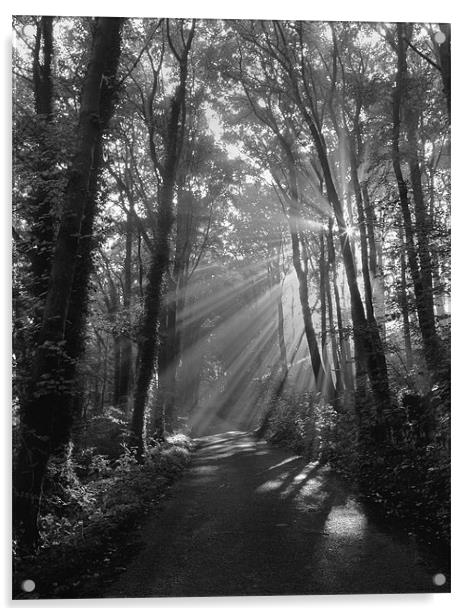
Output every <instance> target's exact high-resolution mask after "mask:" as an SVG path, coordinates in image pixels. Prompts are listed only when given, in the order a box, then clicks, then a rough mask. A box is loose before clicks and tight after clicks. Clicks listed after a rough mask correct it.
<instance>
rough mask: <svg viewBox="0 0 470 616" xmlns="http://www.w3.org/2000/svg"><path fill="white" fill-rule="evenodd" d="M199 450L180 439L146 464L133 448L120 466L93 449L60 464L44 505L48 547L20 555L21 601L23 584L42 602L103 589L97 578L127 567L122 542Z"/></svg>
mask: <svg viewBox="0 0 470 616" xmlns="http://www.w3.org/2000/svg"><path fill="white" fill-rule="evenodd" d="M192 448H193V443H192V441H191V440H190V439H188V437H186V436H184V435H180V434H174V435H171V436H170V437H169V438H168V442H166V443H164V444H162V445H159V446H156V447H153V448H151V449H149V450H148V452H147V454H146V456H145V459H144V461H143V463H142V464H139V463H138V462H137V460H136V457H135V455H134V453H133V452H132V451H130V450H128V449H127V450H126V451H125V452H124V453H123V454H122V455H121V456H120V457H119V458H118V459H117V460H116V462H115V463H111V461H110V460H109V458H107V457H106V456H103V455H100V454H96V455H93V452H92V450H85V451H80V452H78V453H77V455H76V456H69V457H68V459H67V462H66V463H65V464H64V461H63V460H62V459H54V460H53V461H52V463H51V464H50V467H49V469H48V475H47V479H46V486H45V495H44V498H43V502H42V505H43V507H42V510H41V517H40V532H41V541H42V545H41V548H40V550H39V552H38V553H37V554H36V555H35V556H32V555H25V554H20V553H17V554H16V556H15V559H14V579H15V582H14V585H15V591H14V592H15V594H16V595H17V596H18V597H20V596H21V593H19V584H20V583H21V580H22V579H25V577H26V578H32V579H34V580H35V582H36V589H37V593H38V596H60V597H72V596H79V594H80V589H81V587H82V585H83V584H87V583H88V584H89V583H90V580H94V583H96V582H97V580H96V579H95V578H94V574H95V573H96V572H97V571H99V570H100V568H101V567H102V568H103V569H104V570H106V568H109V567H110V566H111V565H112V564H113V563H114V564H116V563H118V562H119V553H118V552H117V549H116V544H118V543H119V538H120V539H121V540H122V539H124V538H125V537H126V536H127V535H129V534H130V533H131V532H132V529H133V528H135V527H136V525H137V524H139V523H140V522H142V520H143V518H144V516H145V513H146V512H147V511H148V509H149V507H151V506H153V507H154V506H155V503H156V501H157V500H159V499H160V498H161V497H162V495H163V493H164V490H165V489H166V487H167V486H168V485H169V484H170V483H171V482H172V481H174V480H175V479H176V478H177V477H179V476H180V475H181V473H182V472H183V471H184V468H185V467H186V466H187V464H188V463H189V460H190V451H191V450H192ZM85 461H86V464H84V463H85ZM77 470H79V472H80V473H81V477H82V480H79V479H78V476H77V472H76V471H77ZM84 473H86V477H84ZM124 543H125V542H124ZM98 564H100V566H98Z"/></svg>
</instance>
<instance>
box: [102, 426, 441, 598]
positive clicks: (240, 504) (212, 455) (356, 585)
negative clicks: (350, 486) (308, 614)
mask: <svg viewBox="0 0 470 616" xmlns="http://www.w3.org/2000/svg"><path fill="white" fill-rule="evenodd" d="M199 444H200V446H199V448H198V450H197V451H196V453H195V454H194V460H193V463H192V465H191V467H190V469H189V471H188V472H187V474H186V475H185V476H184V477H183V479H182V480H181V481H180V482H179V483H178V484H175V486H174V487H173V489H172V493H171V496H170V498H169V499H168V500H167V501H166V503H165V506H164V507H163V510H162V511H158V512H156V513H155V515H154V516H153V517H152V516H151V517H150V518H149V521H148V522H147V523H146V525H145V526H144V528H143V530H142V537H141V540H142V543H143V545H144V548H143V549H142V551H141V552H140V553H139V554H138V555H137V556H136V558H134V559H133V560H132V561H131V562H130V563H129V564H128V567H127V570H126V572H125V573H123V574H122V575H121V576H120V578H119V579H117V580H116V582H115V583H114V584H113V585H112V586H111V587H110V588H108V590H107V591H106V592H105V593H104V595H105V596H106V597H108V598H112V597H183V596H217V595H218V596H224V595H288V594H337V593H402V592H439V591H448V590H449V587H448V584H447V583H446V584H444V585H443V586H441V587H437V586H436V585H435V584H434V583H433V576H434V575H435V574H437V573H440V572H441V571H439V570H436V568H437V567H438V565H436V562H435V561H434V562H433V559H432V558H431V557H430V556H429V555H424V554H423V552H422V551H421V550H420V549H419V548H418V547H417V546H416V543H415V542H414V541H413V540H412V539H411V538H408V537H407V536H406V535H405V536H402V534H400V533H398V531H390V530H383V529H381V528H379V527H378V526H377V525H376V524H375V523H373V522H371V521H370V520H369V519H368V517H367V516H366V514H365V513H364V510H363V509H362V507H361V505H360V504H359V503H358V502H357V500H356V499H355V498H354V496H353V494H352V493H350V492H349V491H348V490H347V489H346V488H345V486H344V484H343V483H342V482H341V481H340V480H339V479H338V478H336V477H335V476H334V475H333V474H332V473H331V472H330V471H329V470H328V469H327V468H325V467H320V466H319V465H318V464H317V463H315V462H313V463H306V462H305V460H304V459H302V458H300V457H299V456H294V455H293V454H292V453H290V452H288V451H287V450H283V449H278V448H272V447H270V446H269V445H267V444H266V443H265V442H264V441H261V442H256V441H255V440H254V439H253V437H252V436H251V435H249V434H247V433H241V432H227V433H224V434H219V435H215V436H211V437H206V438H204V439H200V441H199Z"/></svg>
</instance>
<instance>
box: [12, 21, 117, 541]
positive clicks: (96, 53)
mask: <svg viewBox="0 0 470 616" xmlns="http://www.w3.org/2000/svg"><path fill="white" fill-rule="evenodd" d="M120 26H121V20H120V19H117V18H98V20H97V24H96V30H95V33H94V37H93V44H92V50H91V55H90V63H89V65H88V69H87V73H86V76H85V81H84V85H83V93H82V101H81V109H80V120H79V126H78V135H77V136H78V147H77V152H76V155H75V157H74V159H73V163H72V167H71V170H70V179H69V182H68V185H67V188H66V192H65V196H64V206H63V211H62V218H61V223H60V226H59V231H58V236H57V239H56V244H55V252H54V256H53V260H52V265H51V272H50V278H49V287H48V292H47V298H46V302H45V307H44V314H43V318H42V324H41V329H40V332H39V336H38V348H37V351H36V353H35V356H34V359H33V369H32V382H31V387H30V391H29V396H28V400H27V401H26V402H25V404H24V407H23V408H22V409H21V433H22V439H21V447H20V451H19V454H18V460H17V465H16V469H15V482H14V521H15V527H16V533H17V537H18V540H19V541H20V543H21V544H23V545H25V546H29V547H32V546H34V545H36V544H37V541H38V528H37V517H38V513H39V506H40V500H41V495H42V484H43V479H44V475H45V472H46V468H47V464H48V460H49V456H50V454H51V452H52V447H53V444H54V440H56V439H55V434H56V433H57V431H59V432H60V431H61V430H62V428H61V425H62V424H63V420H64V412H63V401H64V391H67V390H68V387H69V386H70V383H67V382H66V379H64V376H65V375H66V374H67V373H68V370H69V368H68V365H69V364H70V360H68V358H67V357H66V354H65V353H64V347H65V345H66V343H67V341H66V338H65V335H66V322H67V315H68V309H69V302H70V298H71V293H72V288H73V282H74V272H75V268H76V262H77V257H78V254H79V237H80V232H81V226H82V219H83V215H84V211H85V204H86V202H87V197H88V192H89V187H90V177H91V174H92V168H93V164H94V157H95V152H96V147H97V144H98V143H99V140H100V136H101V133H102V130H103V127H102V126H101V124H100V96H101V86H102V81H103V75H104V71H105V66H106V58H107V57H108V56H109V55H110V54H111V53H113V51H114V50H115V49H116V42H117V41H119V37H120ZM117 48H118V49H119V45H118V47H117Z"/></svg>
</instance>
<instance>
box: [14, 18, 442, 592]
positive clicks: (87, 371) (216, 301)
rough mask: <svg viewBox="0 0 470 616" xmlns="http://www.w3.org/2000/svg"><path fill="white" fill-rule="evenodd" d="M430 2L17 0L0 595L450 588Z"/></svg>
mask: <svg viewBox="0 0 470 616" xmlns="http://www.w3.org/2000/svg"><path fill="white" fill-rule="evenodd" d="M450 36H451V31H450V26H449V25H448V24H446V23H428V22H422V23H421V22H420V23H417V22H413V23H411V22H400V23H392V22H390V23H380V22H366V21H354V22H353V21H337V22H329V21H308V20H285V19H280V20H275V21H273V20H264V21H260V20H256V19H252V20H249V19H232V20H227V19H207V18H197V19H196V18H189V17H188V18H186V17H181V18H165V17H145V18H137V17H135V18H134V17H126V18H118V17H101V18H96V17H50V16H47V15H46V16H33V15H21V16H16V17H14V18H13V39H14V45H13V75H14V84H13V208H14V209H13V212H14V215H13V232H14V262H13V268H14V288H13V299H14V303H13V315H14V319H13V340H14V341H13V349H14V363H13V372H14V387H13V454H14V460H13V464H14V479H13V488H14V490H13V495H14V496H13V527H14V528H13V530H14V554H13V597H14V598H15V599H22V600H25V599H50V598H56V599H65V598H118V597H122V598H144V597H154V598H158V597H216V596H218V597H221V596H222V597H227V596H228V597H235V596H272V595H338V594H368V593H371V594H389V593H442V592H443V593H448V592H449V591H450V564H449V562H450V556H449V543H450V519H449V516H450V477H449V475H450V357H449V340H450V97H451V91H450Z"/></svg>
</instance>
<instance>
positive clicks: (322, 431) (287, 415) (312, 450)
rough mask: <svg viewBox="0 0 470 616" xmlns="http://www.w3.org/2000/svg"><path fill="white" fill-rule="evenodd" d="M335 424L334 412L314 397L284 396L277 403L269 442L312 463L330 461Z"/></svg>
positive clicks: (268, 434) (305, 395)
mask: <svg viewBox="0 0 470 616" xmlns="http://www.w3.org/2000/svg"><path fill="white" fill-rule="evenodd" d="M335 421H336V412H335V411H334V409H333V408H332V407H331V406H329V405H328V404H325V403H324V402H319V401H318V400H317V399H316V397H315V396H313V395H311V394H301V395H290V396H284V397H282V398H280V399H279V400H278V401H277V404H276V409H275V411H274V412H273V414H272V416H271V418H270V421H269V427H268V431H267V435H266V438H267V440H268V441H269V442H270V443H273V444H277V445H283V446H285V447H289V448H290V449H293V450H294V451H295V452H296V453H298V454H301V455H304V456H306V457H307V458H309V459H319V460H321V461H326V460H328V459H329V457H330V456H331V453H332V447H331V445H332V438H331V437H332V432H333V430H334V425H335Z"/></svg>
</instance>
